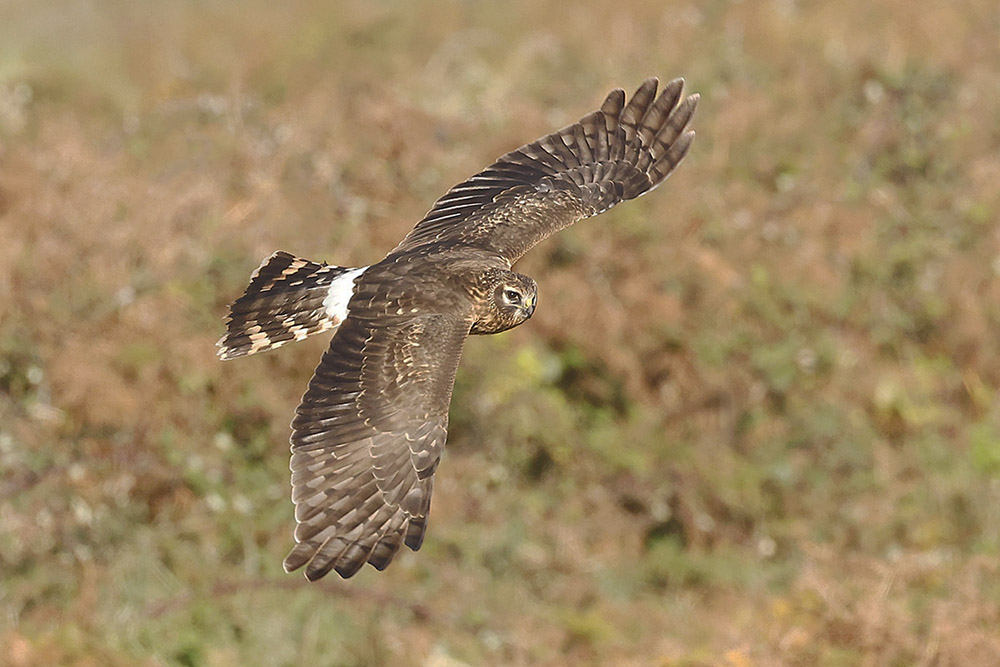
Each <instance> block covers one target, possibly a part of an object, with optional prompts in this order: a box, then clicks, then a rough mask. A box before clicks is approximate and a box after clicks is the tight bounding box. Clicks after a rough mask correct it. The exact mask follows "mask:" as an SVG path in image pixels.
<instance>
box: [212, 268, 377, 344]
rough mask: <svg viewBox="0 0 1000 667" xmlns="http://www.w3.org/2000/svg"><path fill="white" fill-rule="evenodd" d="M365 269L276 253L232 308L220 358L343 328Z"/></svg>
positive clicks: (252, 279) (222, 340) (253, 278)
mask: <svg viewBox="0 0 1000 667" xmlns="http://www.w3.org/2000/svg"><path fill="white" fill-rule="evenodd" d="M361 270H363V269H361ZM361 270H359V269H353V270H352V269H346V268H343V267H340V266H331V265H329V264H324V263H319V262H311V261H309V260H306V259H301V258H299V257H295V256H294V255H291V254H289V253H287V252H281V251H278V252H276V253H274V254H273V255H271V256H270V257H268V258H267V259H266V260H264V263H263V264H261V265H260V267H259V268H258V269H257V270H256V271H254V273H253V275H252V276H251V277H250V285H249V287H247V290H246V292H245V293H244V294H243V296H241V297H240V298H239V299H237V300H236V301H235V302H233V304H232V306H230V308H229V317H228V318H227V320H226V328H227V331H226V335H225V336H223V337H222V338H221V339H220V340H219V342H218V347H219V350H218V354H219V357H220V358H221V359H223V360H226V359H236V358H237V357H243V356H246V355H250V354H255V353H257V352H261V351H263V350H270V349H274V348H276V347H281V346H282V345H284V344H285V343H287V342H289V341H293V340H303V339H304V338H306V337H307V336H311V335H313V334H317V333H321V332H323V331H328V330H330V329H333V328H334V327H336V326H338V325H339V324H340V323H341V322H342V321H343V320H344V318H345V317H346V316H347V302H348V301H349V300H350V295H351V294H352V292H353V287H354V278H356V277H357V275H358V274H359V273H360V271H361Z"/></svg>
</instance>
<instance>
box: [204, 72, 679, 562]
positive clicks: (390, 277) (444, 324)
mask: <svg viewBox="0 0 1000 667" xmlns="http://www.w3.org/2000/svg"><path fill="white" fill-rule="evenodd" d="M683 86H684V82H683V80H682V79H676V80H674V81H671V82H670V83H668V84H667V85H666V86H665V87H664V88H663V91H662V92H661V94H660V96H659V97H656V88H657V80H656V79H655V78H650V79H647V80H646V81H644V82H643V84H642V85H641V86H640V87H639V89H638V90H637V91H636V92H635V95H633V96H632V98H631V100H629V102H628V104H627V105H626V104H625V92H624V91H622V90H620V89H618V90H613V91H611V93H610V94H609V95H608V96H607V98H606V99H605V100H604V104H602V105H601V108H600V109H599V110H597V111H594V112H592V113H589V114H587V115H586V116H584V117H583V118H582V119H581V120H580V122H578V123H575V124H573V125H570V126H568V127H566V128H563V129H562V130H559V131H558V132H555V133H553V134H550V135H548V136H546V137H542V138H541V139H539V140H538V141H536V142H534V143H532V144H528V145H526V146H522V147H521V148H518V149H517V150H515V151H513V152H511V153H508V154H507V155H504V156H503V157H501V158H500V159H499V160H497V161H496V162H495V163H494V164H493V165H492V166H490V167H488V168H487V169H485V170H484V171H481V172H480V173H478V174H476V175H475V176H473V177H472V178H470V179H469V180H467V181H465V182H464V183H461V184H459V185H456V186H455V187H453V188H452V189H451V190H449V191H448V192H447V194H445V195H444V196H443V197H442V198H441V199H439V200H438V201H437V202H436V203H435V204H434V206H433V208H431V210H430V212H428V213H427V215H426V216H425V217H424V219H423V220H421V221H420V222H419V223H417V226H416V227H414V228H413V230H412V231H411V232H410V233H409V234H408V235H407V236H406V238H404V239H403V240H402V242H401V243H400V244H399V245H398V246H396V248H395V249H394V250H393V251H392V252H390V253H389V254H388V255H386V257H385V259H383V260H382V261H380V262H378V263H377V264H373V265H371V266H366V267H362V268H357V269H347V268H343V267H339V266H330V265H328V264H324V263H318V262H310V261H308V260H305V259H299V258H297V257H294V256H292V255H290V254H288V253H285V252H276V253H274V254H273V255H271V256H270V257H268V258H267V259H266V260H265V261H264V263H263V264H262V265H261V266H260V268H258V269H257V271H256V272H254V274H253V276H252V277H251V279H250V286H249V287H248V288H247V290H246V293H245V294H244V295H243V296H241V297H240V298H239V299H237V300H236V302H235V303H233V305H232V306H231V308H230V314H229V318H228V321H227V333H226V335H225V336H223V338H222V340H220V341H219V356H220V357H221V358H222V359H234V358H236V357H242V356H244V355H248V354H254V353H255V352H261V351H262V350H268V349H272V348H276V347H279V346H281V345H284V344H285V343H287V342H289V341H292V340H302V339H303V338H305V337H307V336H311V335H312V334H315V333H319V332H321V331H327V330H330V329H336V333H335V335H334V336H333V340H332V341H331V342H330V347H329V348H328V349H327V351H326V352H325V353H324V354H323V358H322V360H321V361H320V363H319V366H318V367H317V368H316V372H315V374H314V375H313V377H312V379H311V380H310V381H309V388H308V389H307V390H306V393H305V395H304V396H303V397H302V402H301V403H300V404H299V406H298V408H297V409H296V411H295V419H294V420H293V421H292V437H291V450H292V460H291V470H292V501H293V502H294V503H295V520H296V522H297V525H296V528H295V542H296V545H295V547H294V548H293V549H292V550H291V552H290V553H289V554H288V556H286V557H285V561H284V567H285V570H286V571H288V572H291V571H292V570H296V569H298V568H300V567H302V566H303V565H305V566H306V570H305V575H306V577H307V578H308V579H310V580H313V581H315V580H316V579H319V578H320V577H322V576H324V575H326V574H327V573H328V572H329V571H330V570H331V569H333V570H336V571H337V573H338V574H340V576H341V577H344V578H347V577H350V576H353V575H354V574H355V573H356V572H357V571H358V570H359V569H360V568H361V566H362V565H364V564H365V562H368V563H371V564H372V565H373V566H375V567H376V568H377V569H379V570H382V569H384V568H385V567H386V566H387V565H389V562H390V561H391V560H392V558H393V556H395V554H396V552H397V551H398V550H399V546H400V545H401V544H406V546H408V547H409V548H410V549H413V550H414V551H416V550H417V549H419V548H420V545H421V543H422V542H423V539H424V531H425V529H426V527H427V514H428V512H429V510H430V505H431V490H432V489H433V486H434V471H435V470H436V469H437V466H438V462H439V461H440V460H441V454H442V451H443V450H444V443H445V435H446V431H447V427H448V405H449V403H450V402H451V391H452V386H453V384H454V381H455V372H456V370H457V369H458V360H459V357H460V356H461V354H462V346H463V344H464V343H465V339H466V337H467V336H469V335H470V334H492V333H499V332H501V331H506V330H507V329H511V328H513V327H516V326H518V325H519V324H522V323H523V322H524V321H525V320H527V319H528V318H530V317H531V314H532V313H533V312H534V310H535V303H536V295H537V287H536V285H535V281H534V280H532V279H531V278H529V277H528V276H524V275H521V274H519V273H515V272H513V271H511V266H512V265H513V264H514V263H515V262H517V260H518V259H520V257H521V256H522V255H523V254H524V253H525V252H527V251H528V250H529V249H530V248H532V247H533V246H534V245H535V244H537V243H538V242H539V241H542V240H543V239H545V238H547V237H548V236H550V235H551V234H554V233H555V232H557V231H559V230H560V229H563V228H565V227H568V226H569V225H571V224H573V223H574V222H576V221H577V220H582V219H583V218H587V217H590V216H593V215H597V214H598V213H602V212H603V211H606V210H608V209H609V208H611V207H612V206H614V205H615V204H617V203H619V202H623V201H627V200H629V199H634V198H636V197H638V196H639V195H642V194H645V193H647V192H649V191H650V190H653V189H654V188H656V187H657V186H658V185H660V183H662V182H663V181H664V179H666V177H667V176H669V175H670V172H672V171H673V169H674V168H675V167H676V166H677V164H678V163H679V162H680V161H681V160H682V159H683V158H684V156H685V154H687V152H688V148H689V147H690V146H691V141H692V140H693V139H694V132H692V131H690V130H687V129H686V128H687V125H688V122H689V121H690V120H691V116H692V114H693V113H694V110H695V106H696V105H697V103H698V95H690V96H688V97H686V98H683V96H682V94H681V93H682V89H683Z"/></svg>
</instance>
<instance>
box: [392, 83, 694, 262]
mask: <svg viewBox="0 0 1000 667" xmlns="http://www.w3.org/2000/svg"><path fill="white" fill-rule="evenodd" d="M683 86H684V82H683V80H682V79H675V80H673V81H671V82H669V83H668V84H667V85H666V86H664V88H663V91H662V92H661V93H660V95H659V97H657V96H656V89H657V80H656V79H655V78H651V79H647V80H646V81H644V82H643V84H642V85H641V86H640V87H639V89H638V90H637V91H636V92H635V94H634V95H633V96H632V98H631V99H630V100H629V102H628V104H627V105H626V104H625V92H624V91H622V90H620V89H618V90H613V91H611V93H610V94H609V95H608V96H607V98H606V99H605V101H604V104H603V105H602V106H601V108H600V109H599V110H597V111H594V112H592V113H590V114H587V115H586V116H584V117H583V118H582V119H581V120H580V121H579V122H577V123H574V124H573V125H570V126H568V127H565V128H563V129H561V130H559V131H558V132H554V133H552V134H550V135H548V136H546V137H542V138H541V139H539V140H538V141H535V142H534V143H531V144H527V145H525V146H522V147H521V148H518V149H517V150H515V151H512V152H510V153H508V154H507V155H504V156H503V157H501V158H500V159H499V160H497V161H496V162H495V163H494V164H493V165H491V166H490V167H488V168H487V169H485V170H483V171H482V172H480V173H478V174H476V175H475V176H473V177H472V178H470V179H469V180H467V181H465V182H464V183H460V184H459V185H456V186H455V187H454V188H452V189H451V190H449V191H448V193H447V194H445V195H444V196H443V197H442V198H441V199H439V200H438V201H437V202H436V203H435V204H434V206H433V208H431V210H430V211H429V212H428V213H427V215H426V216H425V217H424V219H423V220H421V221H420V222H419V223H417V226H416V227H414V228H413V230H412V231H411V232H410V233H409V234H408V235H407V236H406V238H404V239H403V241H402V242H401V243H400V244H399V246H397V247H396V249H395V250H394V251H393V252H405V251H411V250H414V249H416V248H419V247H421V246H432V245H436V244H441V243H445V244H454V245H469V246H476V247H479V248H485V249H489V250H492V251H495V252H496V253H498V254H499V255H501V256H502V257H505V258H507V259H508V260H509V261H510V263H511V264H513V263H514V262H515V261H517V259H518V258H520V257H521V256H522V255H523V254H524V253H525V252H527V251H528V250H529V249H531V248H532V247H533V246H534V245H535V244H537V243H539V242H540V241H542V240H543V239H545V238H547V237H548V236H550V235H551V234H554V233H555V232H557V231H559V230H560V229H563V228H565V227H568V226H569V225H571V224H573V223H574V222H576V221H578V220H581V219H583V218H586V217H589V216H592V215H597V214H598V213H602V212H603V211H606V210H608V209H609V208H611V207H612V206H614V205H615V204H618V203H619V202H622V201H627V200H629V199H634V198H635V197H638V196H640V195H642V194H645V193H646V192H649V191H651V190H653V189H654V188H656V187H657V186H658V185H660V183H662V182H663V181H664V180H665V179H666V178H667V176H669V175H670V173H671V172H672V171H673V170H674V168H675V167H676V166H677V165H678V164H679V163H680V161H681V160H682V159H683V158H684V156H685V155H686V154H687V151H688V148H689V147H690V146H691V141H692V140H693V139H694V132H693V131H690V130H687V129H686V128H687V126H688V122H689V121H690V120H691V116H692V115H693V114H694V110H695V107H696V105H697V103H698V99H699V97H698V95H689V96H688V97H686V98H683V96H682V90H683Z"/></svg>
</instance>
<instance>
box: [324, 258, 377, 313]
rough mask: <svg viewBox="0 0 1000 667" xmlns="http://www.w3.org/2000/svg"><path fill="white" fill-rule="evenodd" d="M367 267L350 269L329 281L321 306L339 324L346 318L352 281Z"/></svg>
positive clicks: (351, 292)
mask: <svg viewBox="0 0 1000 667" xmlns="http://www.w3.org/2000/svg"><path fill="white" fill-rule="evenodd" d="M367 269H368V267H367V266H363V267H361V268H360V269H351V270H350V271H348V272H347V273H343V274H341V275H339V276H337V277H336V278H334V279H333V282H332V283H330V288H329V291H328V292H327V293H326V298H324V299H323V308H325V309H326V314H327V317H329V318H330V319H331V320H333V321H334V322H336V323H337V324H340V323H341V322H343V321H344V320H346V319H347V304H348V303H349V302H350V300H351V296H353V295H354V281H355V280H357V278H358V276H360V275H361V274H362V273H364V272H365V271H366V270H367Z"/></svg>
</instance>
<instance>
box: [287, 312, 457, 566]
mask: <svg viewBox="0 0 1000 667" xmlns="http://www.w3.org/2000/svg"><path fill="white" fill-rule="evenodd" d="M352 310H355V308H354V306H352ZM470 322H471V321H470V320H459V319H456V318H449V317H446V316H443V315H437V314H435V315H417V316H409V317H401V316H393V317H383V316H380V317H372V318H365V317H363V316H355V315H354V314H353V313H352V315H351V316H349V317H348V318H347V319H346V320H345V321H344V323H343V324H341V325H340V328H339V329H338V331H337V333H336V335H335V336H334V338H333V341H332V342H331V344H330V347H329V349H328V350H327V351H326V353H325V354H324V355H323V359H322V361H321V362H320V364H319V366H318V367H317V368H316V373H315V375H313V378H312V380H310V382H309V388H308V390H307V391H306V393H305V395H304V396H303V397H302V402H301V404H300V405H299V407H298V409H297V410H296V416H295V419H294V420H293V421H292V429H293V433H292V438H291V440H292V460H291V469H292V500H293V502H294V503H295V519H296V521H297V524H298V525H297V526H296V529H295V541H296V542H297V544H296V546H295V547H294V548H293V549H292V551H291V552H290V553H289V554H288V556H287V557H286V558H285V563H284V565H285V569H286V570H287V571H289V572H290V571H292V570H295V569H298V568H300V567H302V566H303V565H307V564H308V565H307V567H306V577H308V578H309V579H310V580H316V579H319V578H320V577H322V576H323V575H325V574H327V573H328V572H329V571H330V570H331V569H335V570H336V571H337V572H338V573H339V574H340V575H341V576H342V577H345V578H346V577H350V576H352V575H353V574H354V573H355V572H357V571H358V569H360V568H361V566H362V565H364V564H365V562H369V563H371V564H372V565H374V566H375V567H376V568H378V569H380V570H381V569H383V568H385V567H386V566H387V565H388V564H389V561H391V560H392V558H393V556H395V554H396V551H397V550H398V549H399V546H400V544H402V543H405V544H406V545H407V546H408V547H410V548H411V549H414V550H416V549H419V548H420V544H421V542H422V541H423V537H424V529H425V526H426V521H427V513H428V511H429V509H430V502H431V490H432V487H433V481H434V471H435V470H436V469H437V465H438V461H439V460H440V457H441V453H442V451H443V449H444V443H445V436H446V432H447V427H448V405H449V403H450V401H451V391H452V386H453V385H454V381H455V371H456V370H457V368H458V361H459V357H460V356H461V352H462V345H463V342H464V340H465V338H466V336H467V335H468V333H469V325H470Z"/></svg>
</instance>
